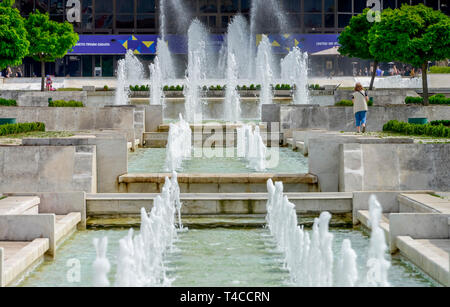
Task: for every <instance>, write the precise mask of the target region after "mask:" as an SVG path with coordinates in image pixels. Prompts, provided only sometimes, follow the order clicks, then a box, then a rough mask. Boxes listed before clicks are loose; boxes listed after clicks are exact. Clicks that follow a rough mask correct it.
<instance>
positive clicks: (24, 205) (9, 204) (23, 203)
mask: <svg viewBox="0 0 450 307" xmlns="http://www.w3.org/2000/svg"><path fill="white" fill-rule="evenodd" d="M39 203H40V200H39V197H35V196H10V197H7V198H5V199H2V200H0V215H20V214H25V213H27V212H28V213H30V212H31V211H33V210H32V209H33V208H36V210H35V211H37V206H38V205H39ZM35 213H36V214H37V212H35Z"/></svg>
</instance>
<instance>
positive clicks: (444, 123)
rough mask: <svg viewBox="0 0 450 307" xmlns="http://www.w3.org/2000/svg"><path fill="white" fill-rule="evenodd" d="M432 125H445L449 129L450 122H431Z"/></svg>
mask: <svg viewBox="0 0 450 307" xmlns="http://www.w3.org/2000/svg"><path fill="white" fill-rule="evenodd" d="M430 125H433V126H439V125H444V126H447V127H449V126H450V120H434V121H432V122H430Z"/></svg>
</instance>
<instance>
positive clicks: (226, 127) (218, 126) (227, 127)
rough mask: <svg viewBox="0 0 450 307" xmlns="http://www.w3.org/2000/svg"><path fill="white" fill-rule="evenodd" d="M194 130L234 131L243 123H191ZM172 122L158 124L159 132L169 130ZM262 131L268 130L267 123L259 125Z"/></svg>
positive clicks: (208, 131) (206, 131)
mask: <svg viewBox="0 0 450 307" xmlns="http://www.w3.org/2000/svg"><path fill="white" fill-rule="evenodd" d="M190 127H191V130H192V131H193V132H205V133H210V132H211V131H212V130H215V131H216V133H217V132H218V131H223V132H233V131H235V130H236V128H239V127H242V124H222V123H206V124H191V125H190ZM169 128H170V124H162V125H159V126H158V132H169ZM259 129H260V130H261V132H263V131H266V130H267V128H266V126H265V125H259Z"/></svg>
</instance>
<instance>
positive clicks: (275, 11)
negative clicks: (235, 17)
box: [248, 0, 288, 77]
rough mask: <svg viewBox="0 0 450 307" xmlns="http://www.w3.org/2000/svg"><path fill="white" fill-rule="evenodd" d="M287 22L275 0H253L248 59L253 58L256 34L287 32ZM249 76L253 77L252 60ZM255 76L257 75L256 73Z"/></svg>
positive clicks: (253, 63)
mask: <svg viewBox="0 0 450 307" xmlns="http://www.w3.org/2000/svg"><path fill="white" fill-rule="evenodd" d="M287 30H288V22H287V18H286V15H285V13H284V12H283V10H282V9H281V7H280V4H279V1H277V0H254V1H252V5H251V10H250V48H249V49H248V52H249V59H254V58H255V54H256V52H255V47H256V34H258V33H270V32H272V33H273V32H278V33H287ZM249 63H250V68H249V71H250V76H252V77H255V75H254V74H255V65H258V64H257V63H255V62H254V61H250V62H249ZM256 77H257V75H256Z"/></svg>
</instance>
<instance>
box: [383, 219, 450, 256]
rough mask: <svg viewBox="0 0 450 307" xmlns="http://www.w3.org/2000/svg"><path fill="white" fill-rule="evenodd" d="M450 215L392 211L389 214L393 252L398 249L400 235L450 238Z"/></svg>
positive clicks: (414, 237) (418, 237)
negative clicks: (449, 219)
mask: <svg viewBox="0 0 450 307" xmlns="http://www.w3.org/2000/svg"><path fill="white" fill-rule="evenodd" d="M449 216H450V215H445V214H433V213H430V214H426V213H391V214H390V216H389V229H390V233H389V237H390V248H391V252H395V251H396V249H397V245H396V238H397V237H398V236H409V237H411V238H413V239H448V238H450V232H449V224H448V218H449Z"/></svg>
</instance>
